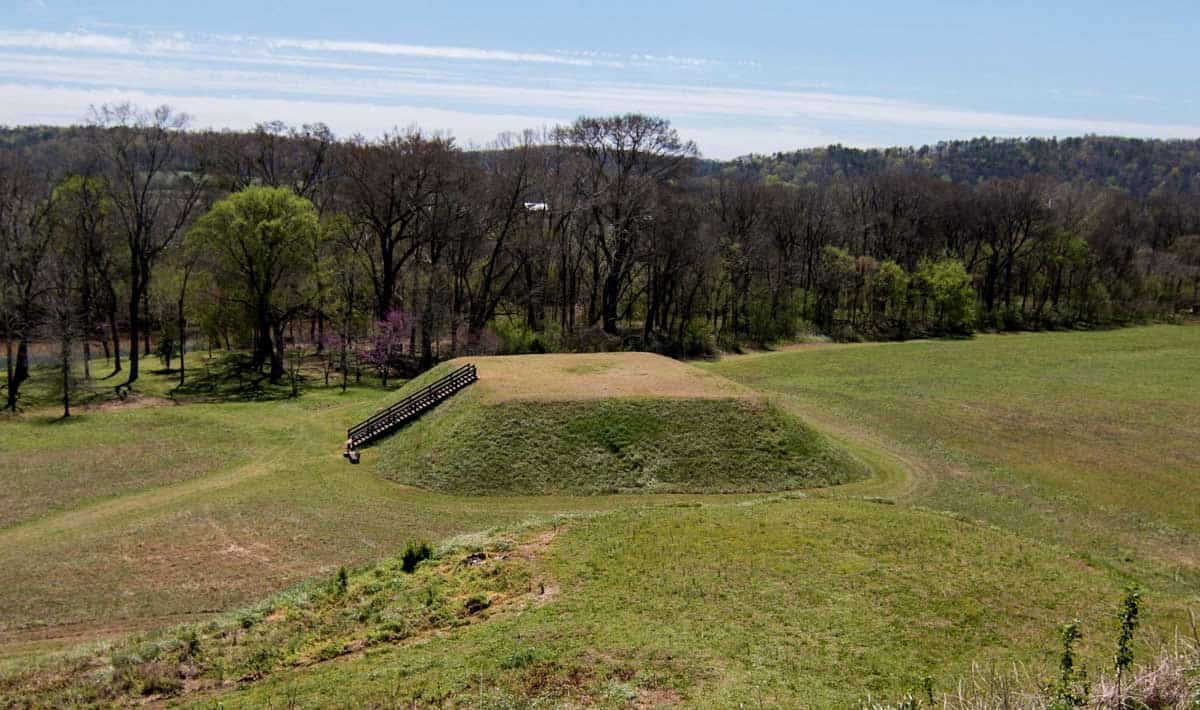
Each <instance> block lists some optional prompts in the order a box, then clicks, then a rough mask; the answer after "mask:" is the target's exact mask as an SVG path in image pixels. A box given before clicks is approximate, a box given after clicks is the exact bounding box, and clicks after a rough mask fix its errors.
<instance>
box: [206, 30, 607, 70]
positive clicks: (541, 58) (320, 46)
mask: <svg viewBox="0 0 1200 710" xmlns="http://www.w3.org/2000/svg"><path fill="white" fill-rule="evenodd" d="M229 39H233V40H235V41H237V42H238V43H251V44H260V45H262V46H264V47H266V48H267V49H299V50H303V51H306V52H338V53H345V54H381V55H385V56H391V57H418V58H422V59H466V60H473V61H480V62H521V63H525V64H566V65H573V66H592V65H594V64H596V63H597V62H595V61H593V60H590V59H584V58H578V57H571V56H565V55H558V54H546V53H543V52H510V51H506V50H500V49H478V48H474V47H439V46H429V45H421V44H391V43H384V42H352V41H343V40H328V39H286V38H272V37H236V38H229Z"/></svg>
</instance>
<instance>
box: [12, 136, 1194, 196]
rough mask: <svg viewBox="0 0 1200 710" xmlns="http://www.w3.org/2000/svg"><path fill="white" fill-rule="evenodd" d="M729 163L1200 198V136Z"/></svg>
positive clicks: (845, 151)
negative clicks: (1042, 181)
mask: <svg viewBox="0 0 1200 710" xmlns="http://www.w3.org/2000/svg"><path fill="white" fill-rule="evenodd" d="M82 131H83V129H82V128H80V127H76V126H72V127H57V126H18V127H11V128H9V127H3V126H0V145H4V146H8V147H30V146H34V145H37V144H39V143H45V142H53V141H56V140H58V139H61V138H75V137H79V136H80V135H81V133H82ZM246 133H247V134H249V133H251V131H247V132H246ZM700 147H701V149H703V147H704V146H700ZM730 163H734V164H737V165H740V166H744V167H749V168H751V169H752V170H753V171H755V172H757V173H759V174H761V175H762V176H763V177H764V178H768V179H769V180H770V181H774V182H780V183H786V184H791V185H809V186H821V185H825V184H828V183H829V182H831V181H833V180H836V179H837V178H842V177H861V176H863V175H868V174H872V173H879V172H885V171H888V170H902V171H912V172H920V173H924V174H928V175H932V176H935V177H938V178H941V179H944V180H947V181H950V182H953V183H958V184H964V185H975V184H977V183H980V182H983V181H985V180H990V179H994V178H1020V177H1026V176H1030V175H1038V176H1044V177H1048V178H1053V179H1054V181H1055V182H1076V183H1090V184H1093V185H1097V186H1102V187H1110V188H1116V189H1119V190H1123V191H1125V192H1127V193H1129V194H1130V195H1131V196H1134V197H1149V196H1154V195H1161V194H1187V195H1200V138H1197V139H1195V140H1147V139H1141V138H1119V137H1114V136H1084V137H1082V138H1061V139H1058V138H987V137H981V138H972V139H971V140H960V141H943V142H940V143H938V144H936V145H926V146H921V147H919V148H911V147H909V148H898V147H897V148H883V149H860V148H847V147H846V146H842V145H831V146H827V147H824V148H806V149H802V150H795V151H790V152H781V153H775V154H773V155H748V156H746V157H742V158H738V159H736V160H733V161H722V160H703V161H701V164H700V165H699V166H698V172H700V173H702V174H703V173H709V174H711V173H717V172H720V171H721V170H722V169H724V168H725V167H728V166H729V164H730Z"/></svg>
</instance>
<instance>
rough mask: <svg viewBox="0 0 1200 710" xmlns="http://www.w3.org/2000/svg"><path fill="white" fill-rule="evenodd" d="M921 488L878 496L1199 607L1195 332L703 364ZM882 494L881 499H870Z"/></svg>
mask: <svg viewBox="0 0 1200 710" xmlns="http://www.w3.org/2000/svg"><path fill="white" fill-rule="evenodd" d="M707 367H708V369H709V370H710V371H712V372H715V373H718V374H721V375H724V376H726V377H729V378H731V379H734V380H737V381H739V382H742V383H743V384H746V385H749V386H751V387H754V388H756V389H761V390H763V391H768V392H773V393H775V394H777V395H779V401H781V402H782V403H784V404H785V405H787V406H790V407H792V408H793V410H794V411H797V412H799V413H801V414H802V415H803V416H808V417H810V418H813V419H816V420H818V421H821V422H824V423H826V424H827V425H829V426H831V427H835V428H838V429H840V430H841V431H842V432H843V433H844V435H845V436H847V437H849V438H851V439H855V438H863V437H866V436H869V438H872V439H874V440H875V441H876V442H877V443H880V444H881V445H883V446H885V447H888V448H890V449H891V450H892V451H893V452H894V453H896V454H897V455H899V456H902V457H903V458H905V459H907V460H908V461H909V462H910V464H911V466H912V468H914V469H916V470H918V471H920V472H921V473H922V474H923V475H924V478H923V480H921V481H918V482H917V485H915V486H912V487H910V488H907V489H903V490H899V491H897V492H892V493H891V495H897V496H899V497H901V498H904V499H906V500H908V501H910V502H916V503H919V504H922V505H925V506H928V507H932V508H936V509H939V510H947V511H953V512H956V513H961V514H965V515H968V516H970V517H972V518H976V519H980V520H984V521H987V522H989V523H992V524H995V525H998V526H1001V527H1004V528H1007V529H1009V530H1013V531H1016V532H1018V533H1021V534H1023V535H1025V536H1028V537H1029V538H1030V539H1033V540H1043V541H1048V542H1051V543H1054V544H1056V545H1059V546H1061V547H1062V548H1063V549H1065V550H1067V551H1069V552H1071V553H1072V554H1073V555H1075V556H1077V557H1078V558H1080V559H1084V560H1090V561H1093V562H1095V563H1097V564H1100V565H1105V566H1108V567H1110V568H1111V569H1112V570H1113V571H1114V572H1115V573H1116V574H1118V575H1121V576H1124V577H1127V578H1131V579H1136V580H1138V581H1140V582H1142V583H1143V584H1148V585H1150V586H1151V588H1152V589H1151V594H1150V599H1151V604H1153V605H1158V606H1159V608H1160V609H1161V608H1162V605H1163V603H1164V602H1167V603H1169V604H1176V603H1178V604H1184V605H1186V604H1191V605H1193V606H1195V605H1196V604H1200V596H1198V595H1200V591H1198V590H1200V446H1198V445H1197V441H1200V327H1197V326H1195V325H1191V326H1155V327H1144V328H1129V329H1124V330H1114V331H1107V332H1096V333H1037V334H1020V335H1003V336H995V335H989V336H980V337H977V338H975V339H973V340H969V341H924V342H909V343H894V344H893V343H888V344H867V345H847V346H829V347H818V348H800V349H796V350H790V351H782V352H776V353H767V354H755V355H748V356H741V357H733V358H728V359H726V360H724V361H722V362H719V363H716V364H712V365H709V366H707ZM884 493H885V494H887V493H886V491H884Z"/></svg>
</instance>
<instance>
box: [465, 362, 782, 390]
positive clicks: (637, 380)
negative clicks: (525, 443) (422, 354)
mask: <svg viewBox="0 0 1200 710" xmlns="http://www.w3.org/2000/svg"><path fill="white" fill-rule="evenodd" d="M467 362H473V363H475V365H476V367H477V368H478V370H479V384H478V385H476V386H477V387H479V388H480V389H481V390H482V391H483V392H485V394H486V397H487V399H488V400H490V401H496V402H500V401H511V400H542V401H574V400H590V399H611V398H622V397H666V398H676V399H730V398H734V399H753V398H761V395H759V394H758V393H756V392H754V391H753V390H751V389H749V388H748V387H745V386H743V385H739V384H737V383H735V382H732V381H730V380H727V379H725V378H724V377H720V376H718V375H714V374H711V373H708V372H704V371H703V370H700V369H699V368H696V367H691V366H689V365H686V364H684V363H681V362H679V361H677V360H672V359H670V358H667V357H663V356H661V355H652V354H650V353H588V354H563V355H512V356H503V357H486V358H475V359H472V358H463V359H462V360H461V363H464V364H465V363H467ZM459 364H460V362H459V361H455V362H454V363H452V365H453V366H455V367H457V366H458V365H459Z"/></svg>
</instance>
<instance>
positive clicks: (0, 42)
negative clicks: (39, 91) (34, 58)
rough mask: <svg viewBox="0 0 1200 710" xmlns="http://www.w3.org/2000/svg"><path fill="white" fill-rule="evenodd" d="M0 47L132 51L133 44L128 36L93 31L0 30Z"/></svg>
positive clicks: (72, 50) (57, 50) (71, 50)
mask: <svg viewBox="0 0 1200 710" xmlns="http://www.w3.org/2000/svg"><path fill="white" fill-rule="evenodd" d="M0 47H22V48H25V49H49V50H53V51H56V52H64V51H66V52H75V51H78V52H115V53H126V52H132V51H134V49H135V45H134V43H133V41H132V40H130V39H129V38H128V37H118V36H115V35H103V34H96V33H94V32H34V31H11V30H0Z"/></svg>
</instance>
